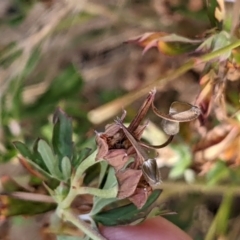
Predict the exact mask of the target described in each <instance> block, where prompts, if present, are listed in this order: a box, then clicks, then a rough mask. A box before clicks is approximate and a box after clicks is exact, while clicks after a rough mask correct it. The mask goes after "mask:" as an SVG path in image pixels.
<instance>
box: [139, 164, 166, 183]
mask: <svg viewBox="0 0 240 240" xmlns="http://www.w3.org/2000/svg"><path fill="white" fill-rule="evenodd" d="M142 172H143V176H144V177H145V179H146V181H147V182H148V183H149V184H151V185H158V184H160V183H161V182H162V181H161V175H160V171H159V169H158V166H157V161H156V159H148V160H146V161H145V162H144V163H143V165H142Z"/></svg>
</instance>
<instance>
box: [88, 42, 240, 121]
mask: <svg viewBox="0 0 240 240" xmlns="http://www.w3.org/2000/svg"><path fill="white" fill-rule="evenodd" d="M239 46H240V40H239V41H236V42H234V43H232V44H230V45H228V46H226V47H223V48H221V49H219V50H217V51H214V52H211V53H208V54H205V55H203V56H201V57H198V58H196V59H195V60H194V59H190V60H189V61H187V62H186V63H185V64H184V65H182V66H181V67H179V68H178V69H176V70H174V71H171V72H170V73H167V74H164V75H163V76H162V77H160V78H159V79H157V80H155V81H153V82H151V83H149V84H147V85H146V86H145V87H143V88H142V89H137V90H136V91H133V92H131V93H128V94H126V95H124V96H123V97H121V98H118V99H116V100H114V101H112V102H109V103H107V104H105V105H102V106H100V107H98V108H96V109H93V110H92V111H90V112H89V114H88V118H89V120H90V121H91V122H93V123H95V124H100V123H102V122H103V121H105V120H107V119H109V118H111V117H113V116H115V115H116V114H117V113H118V112H119V111H121V109H122V108H125V107H126V106H128V105H129V104H131V103H132V102H134V101H136V100H137V99H139V98H141V97H143V96H144V95H145V94H146V93H147V92H148V91H149V90H151V89H152V88H154V87H156V88H157V89H161V88H162V87H163V86H165V85H166V84H167V83H169V82H170V81H173V80H174V79H176V78H177V77H179V76H181V75H182V74H184V73H185V72H187V71H189V70H190V69H192V68H193V67H194V66H196V65H197V64H199V63H204V62H208V61H210V60H213V59H214V58H217V57H219V56H221V55H222V54H224V53H226V52H228V51H231V50H232V49H234V48H236V47H239Z"/></svg>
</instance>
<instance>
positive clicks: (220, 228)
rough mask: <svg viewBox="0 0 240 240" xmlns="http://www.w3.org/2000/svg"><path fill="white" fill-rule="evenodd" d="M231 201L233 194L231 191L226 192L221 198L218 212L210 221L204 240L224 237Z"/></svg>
mask: <svg viewBox="0 0 240 240" xmlns="http://www.w3.org/2000/svg"><path fill="white" fill-rule="evenodd" d="M232 201H233V194H232V191H231V189H230V190H229V191H227V192H226V193H225V195H224V197H223V200H222V203H221V205H220V207H219V209H218V212H217V214H216V216H215V218H214V220H213V221H212V224H211V226H210V227H209V229H208V232H207V234H206V236H205V240H213V239H216V237H217V236H225V235H226V232H227V229H228V221H229V217H230V212H231V206H232Z"/></svg>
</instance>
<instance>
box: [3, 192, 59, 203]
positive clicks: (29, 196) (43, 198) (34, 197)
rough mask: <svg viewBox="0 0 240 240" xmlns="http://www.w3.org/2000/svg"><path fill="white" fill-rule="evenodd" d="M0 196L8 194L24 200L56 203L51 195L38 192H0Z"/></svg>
mask: <svg viewBox="0 0 240 240" xmlns="http://www.w3.org/2000/svg"><path fill="white" fill-rule="evenodd" d="M0 196H9V197H13V198H17V199H21V200H26V201H33V202H45V203H56V202H55V201H54V199H53V198H52V197H51V196H47V195H43V194H38V193H27V192H13V193H0Z"/></svg>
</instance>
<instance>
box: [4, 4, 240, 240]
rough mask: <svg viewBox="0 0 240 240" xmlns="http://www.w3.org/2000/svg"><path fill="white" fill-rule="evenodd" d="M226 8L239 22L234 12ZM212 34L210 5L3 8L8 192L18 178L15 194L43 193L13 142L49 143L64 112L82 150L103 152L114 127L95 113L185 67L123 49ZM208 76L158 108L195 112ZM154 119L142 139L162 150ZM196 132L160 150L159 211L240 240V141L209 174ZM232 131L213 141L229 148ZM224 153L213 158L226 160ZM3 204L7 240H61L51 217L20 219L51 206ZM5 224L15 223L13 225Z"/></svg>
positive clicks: (189, 81) (196, 229) (185, 82)
mask: <svg viewBox="0 0 240 240" xmlns="http://www.w3.org/2000/svg"><path fill="white" fill-rule="evenodd" d="M226 7H227V11H228V12H229V13H230V15H231V11H232V9H231V4H230V3H229V4H227V5H226ZM209 27H210V23H209V21H208V18H207V14H206V10H205V7H204V2H203V1H202V0H187V1H186V0H144V1H143V0H131V1H128V0H118V1H112V0H105V1H101V2H100V1H96V0H89V1H76V0H68V1H65V0H38V1H37V0H2V1H1V2H0V32H1V37H0V86H1V87H0V101H1V105H0V110H1V119H0V120H1V126H0V163H1V166H0V177H1V189H0V190H1V191H4V190H6V189H5V188H4V187H3V186H5V185H6V183H9V182H10V180H9V179H11V181H13V182H15V183H16V182H17V183H18V187H16V188H17V190H19V185H20V186H21V188H20V189H22V190H26V189H27V190H29V191H33V192H41V191H43V189H42V188H37V187H36V186H38V185H37V183H36V182H34V179H32V177H30V176H29V173H28V171H27V170H26V168H25V167H23V166H22V164H20V162H19V160H18V158H17V154H18V153H17V151H16V149H15V148H14V146H13V144H12V142H13V141H16V140H20V141H23V142H25V143H27V144H28V145H29V146H30V147H32V146H33V145H34V141H35V139H36V138H37V137H39V138H43V139H46V140H48V141H50V139H51V132H52V114H53V112H54V110H55V109H56V108H57V107H58V106H59V107H61V108H62V109H63V110H64V111H65V112H66V113H67V114H68V115H69V116H71V117H72V119H73V128H74V142H75V145H76V147H77V148H79V149H81V148H83V147H86V146H87V147H90V148H95V141H94V130H98V131H103V129H104V126H105V125H106V124H107V123H110V122H112V121H113V118H111V119H107V120H106V119H105V118H104V116H101V114H100V115H99V116H98V117H97V119H96V120H93V119H91V118H89V112H90V111H91V110H94V109H96V108H98V107H99V106H102V105H104V104H105V103H110V104H111V101H112V100H114V99H118V98H119V97H121V96H124V94H126V93H131V92H132V91H134V90H138V89H139V90H140V89H141V88H142V87H143V86H145V85H146V84H148V83H150V82H151V81H154V80H156V79H157V78H159V77H160V76H161V75H162V74H164V73H167V72H168V71H169V70H172V69H175V68H177V67H179V66H181V64H182V63H183V61H184V59H185V60H186V59H187V56H181V57H176V58H172V57H168V56H164V55H163V54H160V53H159V52H158V51H157V50H156V49H151V50H150V51H148V52H147V53H146V54H145V55H144V56H142V55H141V51H142V49H141V48H139V47H137V46H133V45H128V44H126V43H124V42H125V41H127V40H128V39H130V38H132V37H134V36H137V35H140V34H143V33H145V32H152V31H163V32H169V33H177V34H181V35H184V36H186V37H194V36H196V35H200V34H201V33H202V32H204V31H205V30H207V29H209ZM201 70H202V66H200V67H197V68H195V69H193V70H191V71H189V72H187V73H186V74H184V75H183V76H181V77H179V78H178V79H176V80H174V81H171V83H170V84H166V85H165V86H164V87H162V89H161V90H160V91H159V92H158V94H157V98H156V105H157V106H158V107H159V108H161V109H162V110H167V109H168V107H169V105H170V103H171V102H173V101H176V100H180V101H186V102H189V103H194V102H195V100H196V97H197V96H198V94H199V92H200V86H199V79H200V76H201ZM237 80H238V78H237ZM236 89H239V81H232V82H230V83H229V85H228V87H227V93H226V94H227V100H228V101H229V108H230V109H232V112H233V113H234V109H237V108H239V106H238V102H239V91H236ZM143 99H144V98H140V99H139V100H138V101H135V102H134V103H133V104H131V105H130V106H128V107H127V109H126V110H127V112H128V115H127V119H126V121H130V120H131V119H132V118H133V116H134V114H135V113H136V112H137V110H138V107H139V106H140V105H141V102H142V100H143ZM127 105H128V104H127ZM120 114H121V113H119V115H120ZM151 120H153V121H151V122H150V123H149V127H148V129H147V131H146V134H145V136H144V137H145V139H146V140H147V141H149V142H150V143H152V144H160V143H161V142H163V141H164V138H165V136H164V134H163V133H162V131H161V127H160V124H159V121H158V120H157V119H154V118H153V117H152V118H151ZM95 123H98V124H95ZM196 124H197V123H191V124H189V123H186V124H182V128H181V132H180V134H179V135H178V136H177V137H176V139H175V140H174V142H173V143H172V144H171V145H170V146H169V147H167V148H165V149H163V150H160V151H159V159H158V161H159V165H160V166H161V167H162V169H161V172H162V177H163V181H164V183H163V189H164V191H163V194H162V195H161V198H160V199H159V203H160V204H162V206H163V208H164V209H168V210H169V211H172V212H176V213H177V214H174V215H169V216H166V217H167V218H168V219H170V220H171V221H173V222H174V223H175V224H177V225H178V226H179V227H180V228H182V229H183V230H184V231H186V232H188V233H189V234H190V235H191V236H192V237H193V238H194V239H199V240H200V239H214V238H211V236H213V235H214V234H216V233H217V234H216V235H217V236H219V238H218V239H240V228H239V219H240V209H239V204H237V203H238V202H239V200H240V199H239V195H240V188H238V184H239V182H240V175H239V174H238V173H239V172H240V169H239V167H238V164H239V162H238V164H236V159H239V154H238V153H236V154H235V155H234V154H233V155H234V156H235V157H234V161H235V162H234V163H235V164H233V165H234V168H232V167H230V165H231V163H232V162H231V161H230V160H229V161H228V162H227V161H225V160H226V159H229V157H228V156H229V155H227V153H229V152H230V153H231V154H232V152H233V151H237V150H238V149H239V148H238V147H239V141H240V140H239V139H240V138H239V132H237V134H236V135H234V136H235V137H234V139H235V140H236V139H237V141H235V142H233V143H232V142H231V143H232V144H235V145H234V150H233V149H228V151H229V152H227V153H225V155H224V156H225V157H226V159H224V156H222V157H218V154H217V157H216V159H214V160H215V161H214V163H215V164H214V166H210V165H211V164H210V163H207V164H206V161H205V162H204V158H203V157H199V154H200V153H199V152H198V155H197V153H196V152H197V150H196V149H197V147H196V143H197V142H198V141H199V139H200V137H199V134H198V133H197V132H194V131H193V130H190V127H191V129H195V128H196ZM217 125H219V122H217V120H216V119H215V118H214V115H213V116H211V124H210V125H209V126H208V128H207V131H209V132H210V131H211V130H213V129H214V128H215V127H217ZM238 128H239V126H238ZM189 130H190V131H189ZM205 130H206V129H205ZM228 131H230V130H229V128H228V126H226V129H224V128H223V126H222V125H221V126H220V127H219V128H218V130H217V131H214V132H211V134H210V135H212V136H214V137H215V140H212V142H214V141H215V143H219V142H221V141H222V139H224V137H225V136H226V133H227V132H228ZM219 132H220V133H219ZM222 132H224V133H222ZM207 133H208V132H207ZM207 133H206V134H207ZM224 134H225V135H224ZM236 136H238V137H236ZM216 139H217V140H216ZM227 144H229V142H227ZM194 146H195V149H194ZM212 146H214V145H213V144H211V147H212ZM222 146H224V144H223V145H221V146H217V147H216V146H215V147H216V148H215V149H213V150H211V149H210V150H209V151H210V152H211V151H215V152H217V153H218V152H219V153H220V151H221V150H222ZM202 148H203V147H202ZM232 148H233V147H232ZM198 149H200V150H201V147H198ZM230 153H229V154H230ZM231 156H232V155H231ZM232 158H233V157H232ZM232 158H231V160H232ZM196 159H197V161H198V162H197V163H196V161H195V160H196ZM199 159H200V160H199ZM239 160H240V159H239ZM194 161H195V162H194ZM199 165H201V166H200V167H199ZM199 174H200V175H199ZM13 186H15V185H14V184H13V185H11V187H13ZM34 186H35V187H34ZM16 188H14V189H16ZM11 191H13V190H12V189H11ZM6 201H8V203H9V204H10V203H11V204H13V203H12V202H10V200H9V199H7V200H6ZM3 202H4V201H3V199H1V205H0V207H1V210H0V213H1V215H2V218H1V220H0V221H1V226H0V239H13V240H14V239H19V240H21V239H24V240H26V239H34V240H35V239H36V240H38V239H39V240H40V239H55V237H54V235H53V234H50V233H49V231H48V223H49V216H50V215H49V214H48V213H43V214H38V215H37V216H34V217H27V218H25V217H23V216H22V214H27V215H32V214H34V213H41V212H46V211H47V210H49V209H51V206H48V207H46V206H45V207H43V208H42V207H41V206H40V205H37V204H34V205H31V204H32V203H31V204H30V203H22V202H21V203H20V202H18V201H17V202H15V203H14V204H16V205H18V206H21V207H18V210H16V211H12V212H11V213H10V211H9V212H6V211H3V210H6V209H5V208H6V205H7V203H6V202H5V205H4V204H3ZM19 204H20V205H19ZM21 204H22V205H21ZM26 209H28V210H29V212H28V211H25V210H26ZM15 215H17V216H15ZM6 216H11V217H10V218H8V219H7V220H6V219H5V217H6ZM26 232H27V233H28V236H26ZM223 236H224V237H223ZM220 237H222V238H220Z"/></svg>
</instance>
